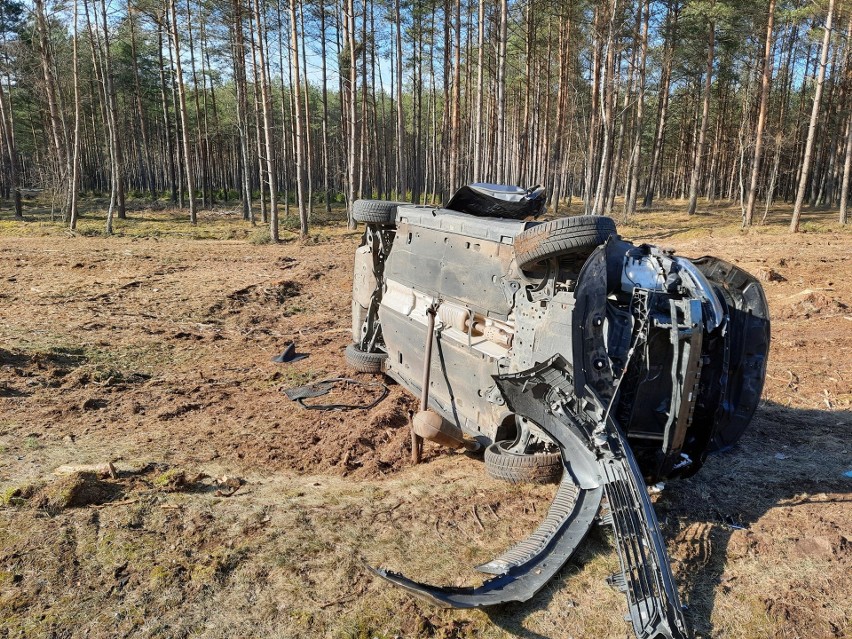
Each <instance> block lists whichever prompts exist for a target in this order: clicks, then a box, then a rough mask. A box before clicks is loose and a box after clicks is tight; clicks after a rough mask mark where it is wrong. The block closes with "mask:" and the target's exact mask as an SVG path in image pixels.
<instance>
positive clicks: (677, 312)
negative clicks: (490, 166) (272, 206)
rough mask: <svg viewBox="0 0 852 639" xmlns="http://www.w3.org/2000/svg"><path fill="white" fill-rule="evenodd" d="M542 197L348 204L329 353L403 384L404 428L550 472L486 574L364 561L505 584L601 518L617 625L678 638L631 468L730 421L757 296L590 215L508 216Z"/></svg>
mask: <svg viewBox="0 0 852 639" xmlns="http://www.w3.org/2000/svg"><path fill="white" fill-rule="evenodd" d="M542 207H543V203H542V199H541V193H540V192H539V191H533V190H531V191H524V190H522V189H516V188H514V187H501V186H492V185H471V186H470V187H464V189H463V190H462V191H460V192H459V194H457V196H456V197H454V198H453V200H451V201H450V203H449V204H448V208H445V209H442V208H435V207H431V206H420V205H411V204H404V203H398V202H384V201H377V200H359V201H357V202H355V203H354V206H353V214H354V216H355V218H356V220H358V221H359V222H363V223H366V231H365V233H364V236H363V241H362V244H361V246H360V248H358V249H357V252H356V257H355V273H354V286H353V299H352V338H353V343H352V345H350V346H349V347H348V348H347V349H346V358H347V361H348V362H349V364H350V365H351V366H352V367H354V368H355V369H357V370H359V371H363V372H383V373H384V374H386V375H388V376H390V377H391V378H393V379H394V380H396V381H397V382H398V383H400V384H402V385H403V386H404V387H405V388H407V389H408V390H410V391H411V392H412V393H414V394H416V395H418V396H420V397H421V411H420V413H418V414H417V416H416V417H415V419H414V424H413V429H414V432H415V433H416V434H417V435H418V436H421V437H426V438H429V439H433V440H435V441H438V442H440V443H442V444H445V445H451V446H456V447H462V446H464V447H466V448H468V449H469V450H475V449H477V448H482V449H484V460H485V467H486V470H487V472H488V473H489V474H491V475H492V476H495V477H498V478H502V479H506V480H508V481H513V482H520V481H551V480H553V481H555V480H559V481H560V485H559V488H558V490H557V493H556V497H555V499H554V502H553V504H552V505H551V507H550V509H549V511H548V514H547V516H546V518H545V520H544V521H543V522H542V523H541V525H540V526H539V527H538V529H537V530H536V531H535V532H534V533H533V534H532V535H531V536H529V537H528V538H527V539H524V540H523V541H521V542H519V543H518V544H516V545H515V546H514V547H512V548H510V549H508V550H507V551H506V552H505V553H504V554H503V555H501V556H500V557H497V558H495V559H493V560H492V561H489V562H488V563H486V564H483V565H481V566H478V567H477V569H478V570H480V571H482V572H483V573H486V574H488V575H491V576H492V577H491V578H490V579H488V580H486V581H485V582H484V583H482V584H481V585H479V586H475V587H467V588H459V587H439V586H431V585H427V584H423V583H418V582H416V581H413V580H411V579H408V578H406V577H404V576H402V575H400V574H397V573H393V572H390V571H387V570H383V569H379V570H376V573H377V574H379V575H380V576H381V577H383V578H385V579H387V580H388V581H391V582H392V583H394V584H396V585H399V586H401V587H403V588H406V589H408V590H409V591H411V592H413V593H415V594H417V595H420V596H422V597H425V598H427V599H429V600H431V601H433V602H435V603H437V604H438V605H442V606H450V607H460V608H469V607H480V606H490V605H495V604H500V603H504V602H509V601H524V600H527V599H529V598H530V597H532V596H533V595H534V594H535V593H536V592H537V591H538V590H539V589H541V588H542V587H543V586H544V585H545V583H546V582H547V581H548V580H549V579H550V578H551V577H552V576H553V575H554V574H555V573H556V572H557V571H558V570H559V569H560V568H561V567H562V566H563V565H564V564H565V562H566V561H567V560H568V559H569V558H570V557H571V555H572V553H573V552H574V551H575V549H576V548H577V546H578V545H579V544H580V542H581V541H582V539H583V537H584V536H585V534H586V533H587V531H588V530H589V529H590V527H591V526H592V525H593V524H595V523H603V524H606V525H610V526H611V527H612V530H613V532H614V539H615V544H616V548H617V552H618V557H619V561H620V567H621V570H620V572H619V573H618V574H616V575H613V576H612V577H611V578H610V583H611V584H612V585H613V586H614V587H617V588H618V589H620V590H621V591H623V592H624V593H625V595H626V597H627V602H628V607H629V618H630V620H631V622H632V625H633V628H634V631H635V633H636V635H637V636H639V637H642V638H645V637H648V638H651V637H653V638H656V637H685V636H687V635H688V631H687V628H686V625H685V621H684V618H683V615H682V611H681V606H680V603H679V600H678V593H677V587H676V584H675V582H674V579H673V576H672V573H671V569H670V566H669V559H668V555H667V552H666V548H665V544H664V541H663V538H662V535H661V533H660V530H659V527H658V524H657V520H656V516H655V514H654V510H653V506H652V504H651V501H650V500H649V497H648V491H647V489H646V483H654V482H658V481H662V480H667V479H671V478H677V477H687V476H690V475H692V474H694V473H695V472H697V471H698V469H699V468H700V467H701V465H702V463H703V462H704V460H705V458H706V456H707V454H708V453H710V452H712V451H716V450H720V449H724V448H726V447H729V446H730V445H732V444H733V443H734V442H735V441H736V440H737V439H738V438H739V437H740V435H741V434H742V433H743V430H744V429H745V428H746V426H747V425H748V423H749V421H750V419H751V417H752V415H753V413H754V411H755V409H756V407H757V403H758V401H759V398H760V393H761V390H762V387H763V381H764V376H765V372H766V358H767V353H768V349H769V316H768V312H767V305H766V299H765V297H764V294H763V290H762V288H761V286H760V284H759V283H758V282H757V280H755V279H754V278H753V277H752V276H750V275H749V274H747V273H746V272H744V271H743V270H741V269H739V268H737V267H736V266H733V265H731V264H729V263H727V262H724V261H722V260H719V259H716V258H713V257H702V258H698V259H687V258H685V257H680V256H676V255H674V254H673V252H671V251H666V250H663V249H660V248H656V247H654V246H650V245H647V244H642V245H638V246H637V245H634V244H632V243H630V242H628V241H625V240H623V239H621V238H620V237H619V236H618V235H617V230H616V226H615V223H614V222H613V221H612V220H611V219H610V218H606V217H599V216H576V217H563V218H558V219H554V220H551V221H545V222H536V221H525V219H523V218H527V219H529V218H531V217H535V216H536V215H537V214H538V213H540V211H541V209H542ZM560 477H561V479H560Z"/></svg>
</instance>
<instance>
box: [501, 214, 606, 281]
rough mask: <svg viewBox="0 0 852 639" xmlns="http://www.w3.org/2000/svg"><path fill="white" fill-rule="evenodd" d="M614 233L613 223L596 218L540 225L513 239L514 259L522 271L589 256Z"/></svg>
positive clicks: (587, 216)
mask: <svg viewBox="0 0 852 639" xmlns="http://www.w3.org/2000/svg"><path fill="white" fill-rule="evenodd" d="M615 232H616V229H615V221H614V220H613V219H612V218H609V217H603V216H600V215H575V216H572V217H562V218H559V219H557V220H551V221H550V222H542V223H541V224H537V225H535V226H533V227H531V228H528V229H527V230H526V231H522V232H521V233H518V235H516V236H515V242H514V244H515V259H516V260H517V262H518V266H519V267H521V268H522V269H526V268H528V267H530V266H532V265H533V264H535V263H536V262H542V261H544V260H549V259H550V258H552V257H562V256H566V255H571V254H575V253H583V252H589V253H591V251H592V249H594V248H595V247H597V246H600V245H601V244H603V243H604V242H606V240H607V238H608V237H609V236H610V235H614V234H615Z"/></svg>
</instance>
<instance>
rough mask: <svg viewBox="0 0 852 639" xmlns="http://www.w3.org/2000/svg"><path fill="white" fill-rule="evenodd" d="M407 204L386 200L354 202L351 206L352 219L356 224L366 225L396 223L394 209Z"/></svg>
mask: <svg viewBox="0 0 852 639" xmlns="http://www.w3.org/2000/svg"><path fill="white" fill-rule="evenodd" d="M400 204H407V202H388V201H386V200H355V202H354V203H353V204H352V217H353V218H354V219H355V221H356V222H365V223H367V224H394V223H396V207H398V206H399V205H400Z"/></svg>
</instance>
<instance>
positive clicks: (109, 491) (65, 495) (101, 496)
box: [30, 472, 121, 512]
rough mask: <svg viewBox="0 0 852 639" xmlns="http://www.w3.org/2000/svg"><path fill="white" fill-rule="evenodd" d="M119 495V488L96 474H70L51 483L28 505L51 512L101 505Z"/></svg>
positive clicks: (34, 496) (33, 497)
mask: <svg viewBox="0 0 852 639" xmlns="http://www.w3.org/2000/svg"><path fill="white" fill-rule="evenodd" d="M120 495H121V488H119V486H117V485H115V484H113V483H110V482H107V481H104V480H102V479H101V478H100V477H98V475H97V474H96V473H93V472H79V473H72V474H71V475H68V476H66V477H62V478H60V479H57V480H56V481H53V482H51V483H49V484H47V485H46V486H44V488H42V489H41V490H40V491H38V492H37V493H36V494H35V495H33V496H32V499H31V500H30V503H31V504H32V505H33V506H34V507H36V508H41V509H44V510H48V511H51V512H59V511H61V510H65V509H66V508H76V507H81V506H89V505H93V504H95V505H96V504H103V503H105V502H108V501H112V500H113V499H116V498H117V497H119V496H120Z"/></svg>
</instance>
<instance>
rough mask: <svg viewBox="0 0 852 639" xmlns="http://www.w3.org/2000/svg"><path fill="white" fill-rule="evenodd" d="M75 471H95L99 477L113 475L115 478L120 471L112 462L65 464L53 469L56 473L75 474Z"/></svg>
mask: <svg viewBox="0 0 852 639" xmlns="http://www.w3.org/2000/svg"><path fill="white" fill-rule="evenodd" d="M74 473H95V474H96V475H98V476H99V477H111V478H112V479H115V478H116V477H118V473H117V472H116V471H115V466H113V465H112V462H104V463H102V464H64V465H62V466H59V467H58V468H57V469H55V470H54V471H53V474H54V475H73V474H74Z"/></svg>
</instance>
